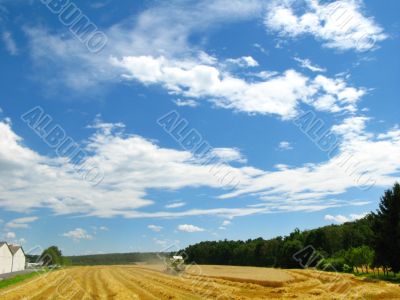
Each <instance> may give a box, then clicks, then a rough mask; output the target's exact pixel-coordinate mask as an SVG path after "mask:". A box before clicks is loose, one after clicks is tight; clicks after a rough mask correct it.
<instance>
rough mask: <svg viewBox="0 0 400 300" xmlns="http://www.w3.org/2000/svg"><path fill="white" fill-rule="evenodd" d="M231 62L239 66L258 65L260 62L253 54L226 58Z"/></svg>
mask: <svg viewBox="0 0 400 300" xmlns="http://www.w3.org/2000/svg"><path fill="white" fill-rule="evenodd" d="M226 61H227V62H228V63H230V64H234V65H237V66H239V67H242V68H244V67H257V66H258V62H257V61H256V60H255V59H254V58H253V57H251V56H242V57H239V58H229V59H227V60H226Z"/></svg>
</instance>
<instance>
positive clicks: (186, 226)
mask: <svg viewBox="0 0 400 300" xmlns="http://www.w3.org/2000/svg"><path fill="white" fill-rule="evenodd" d="M178 230H179V231H183V232H191V233H192V232H201V231H204V229H203V228H201V227H197V226H194V225H191V224H182V225H179V226H178Z"/></svg>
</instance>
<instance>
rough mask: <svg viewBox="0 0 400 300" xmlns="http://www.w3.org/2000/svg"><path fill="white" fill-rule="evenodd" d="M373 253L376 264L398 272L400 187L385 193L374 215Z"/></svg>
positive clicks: (399, 264)
mask: <svg viewBox="0 0 400 300" xmlns="http://www.w3.org/2000/svg"><path fill="white" fill-rule="evenodd" d="M374 232H375V244H374V248H375V253H376V257H377V259H376V260H377V262H379V263H380V264H381V265H383V267H384V268H385V269H386V267H389V268H391V269H392V271H393V272H395V273H397V272H399V271H400V255H399V254H400V185H399V184H398V183H396V184H395V185H394V186H393V188H392V189H389V190H387V191H385V194H384V196H383V197H382V198H381V202H380V204H379V209H378V211H377V214H376V215H375V223H374Z"/></svg>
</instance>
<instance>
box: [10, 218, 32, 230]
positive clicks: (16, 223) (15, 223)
mask: <svg viewBox="0 0 400 300" xmlns="http://www.w3.org/2000/svg"><path fill="white" fill-rule="evenodd" d="M36 220H38V217H24V218H17V219H14V220H11V221H9V222H8V223H6V227H8V228H28V227H29V223H32V222H35V221H36Z"/></svg>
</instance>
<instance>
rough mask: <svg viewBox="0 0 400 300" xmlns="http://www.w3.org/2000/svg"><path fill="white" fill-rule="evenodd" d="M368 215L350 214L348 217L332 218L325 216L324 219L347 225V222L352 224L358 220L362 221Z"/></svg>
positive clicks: (337, 216) (338, 216)
mask: <svg viewBox="0 0 400 300" xmlns="http://www.w3.org/2000/svg"><path fill="white" fill-rule="evenodd" d="M367 214H368V213H362V214H350V215H349V216H348V217H346V216H343V215H336V216H332V215H325V217H324V219H325V220H326V221H332V222H335V223H339V224H341V223H346V222H351V221H355V220H358V219H362V218H364V217H365V216H366V215H367Z"/></svg>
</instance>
